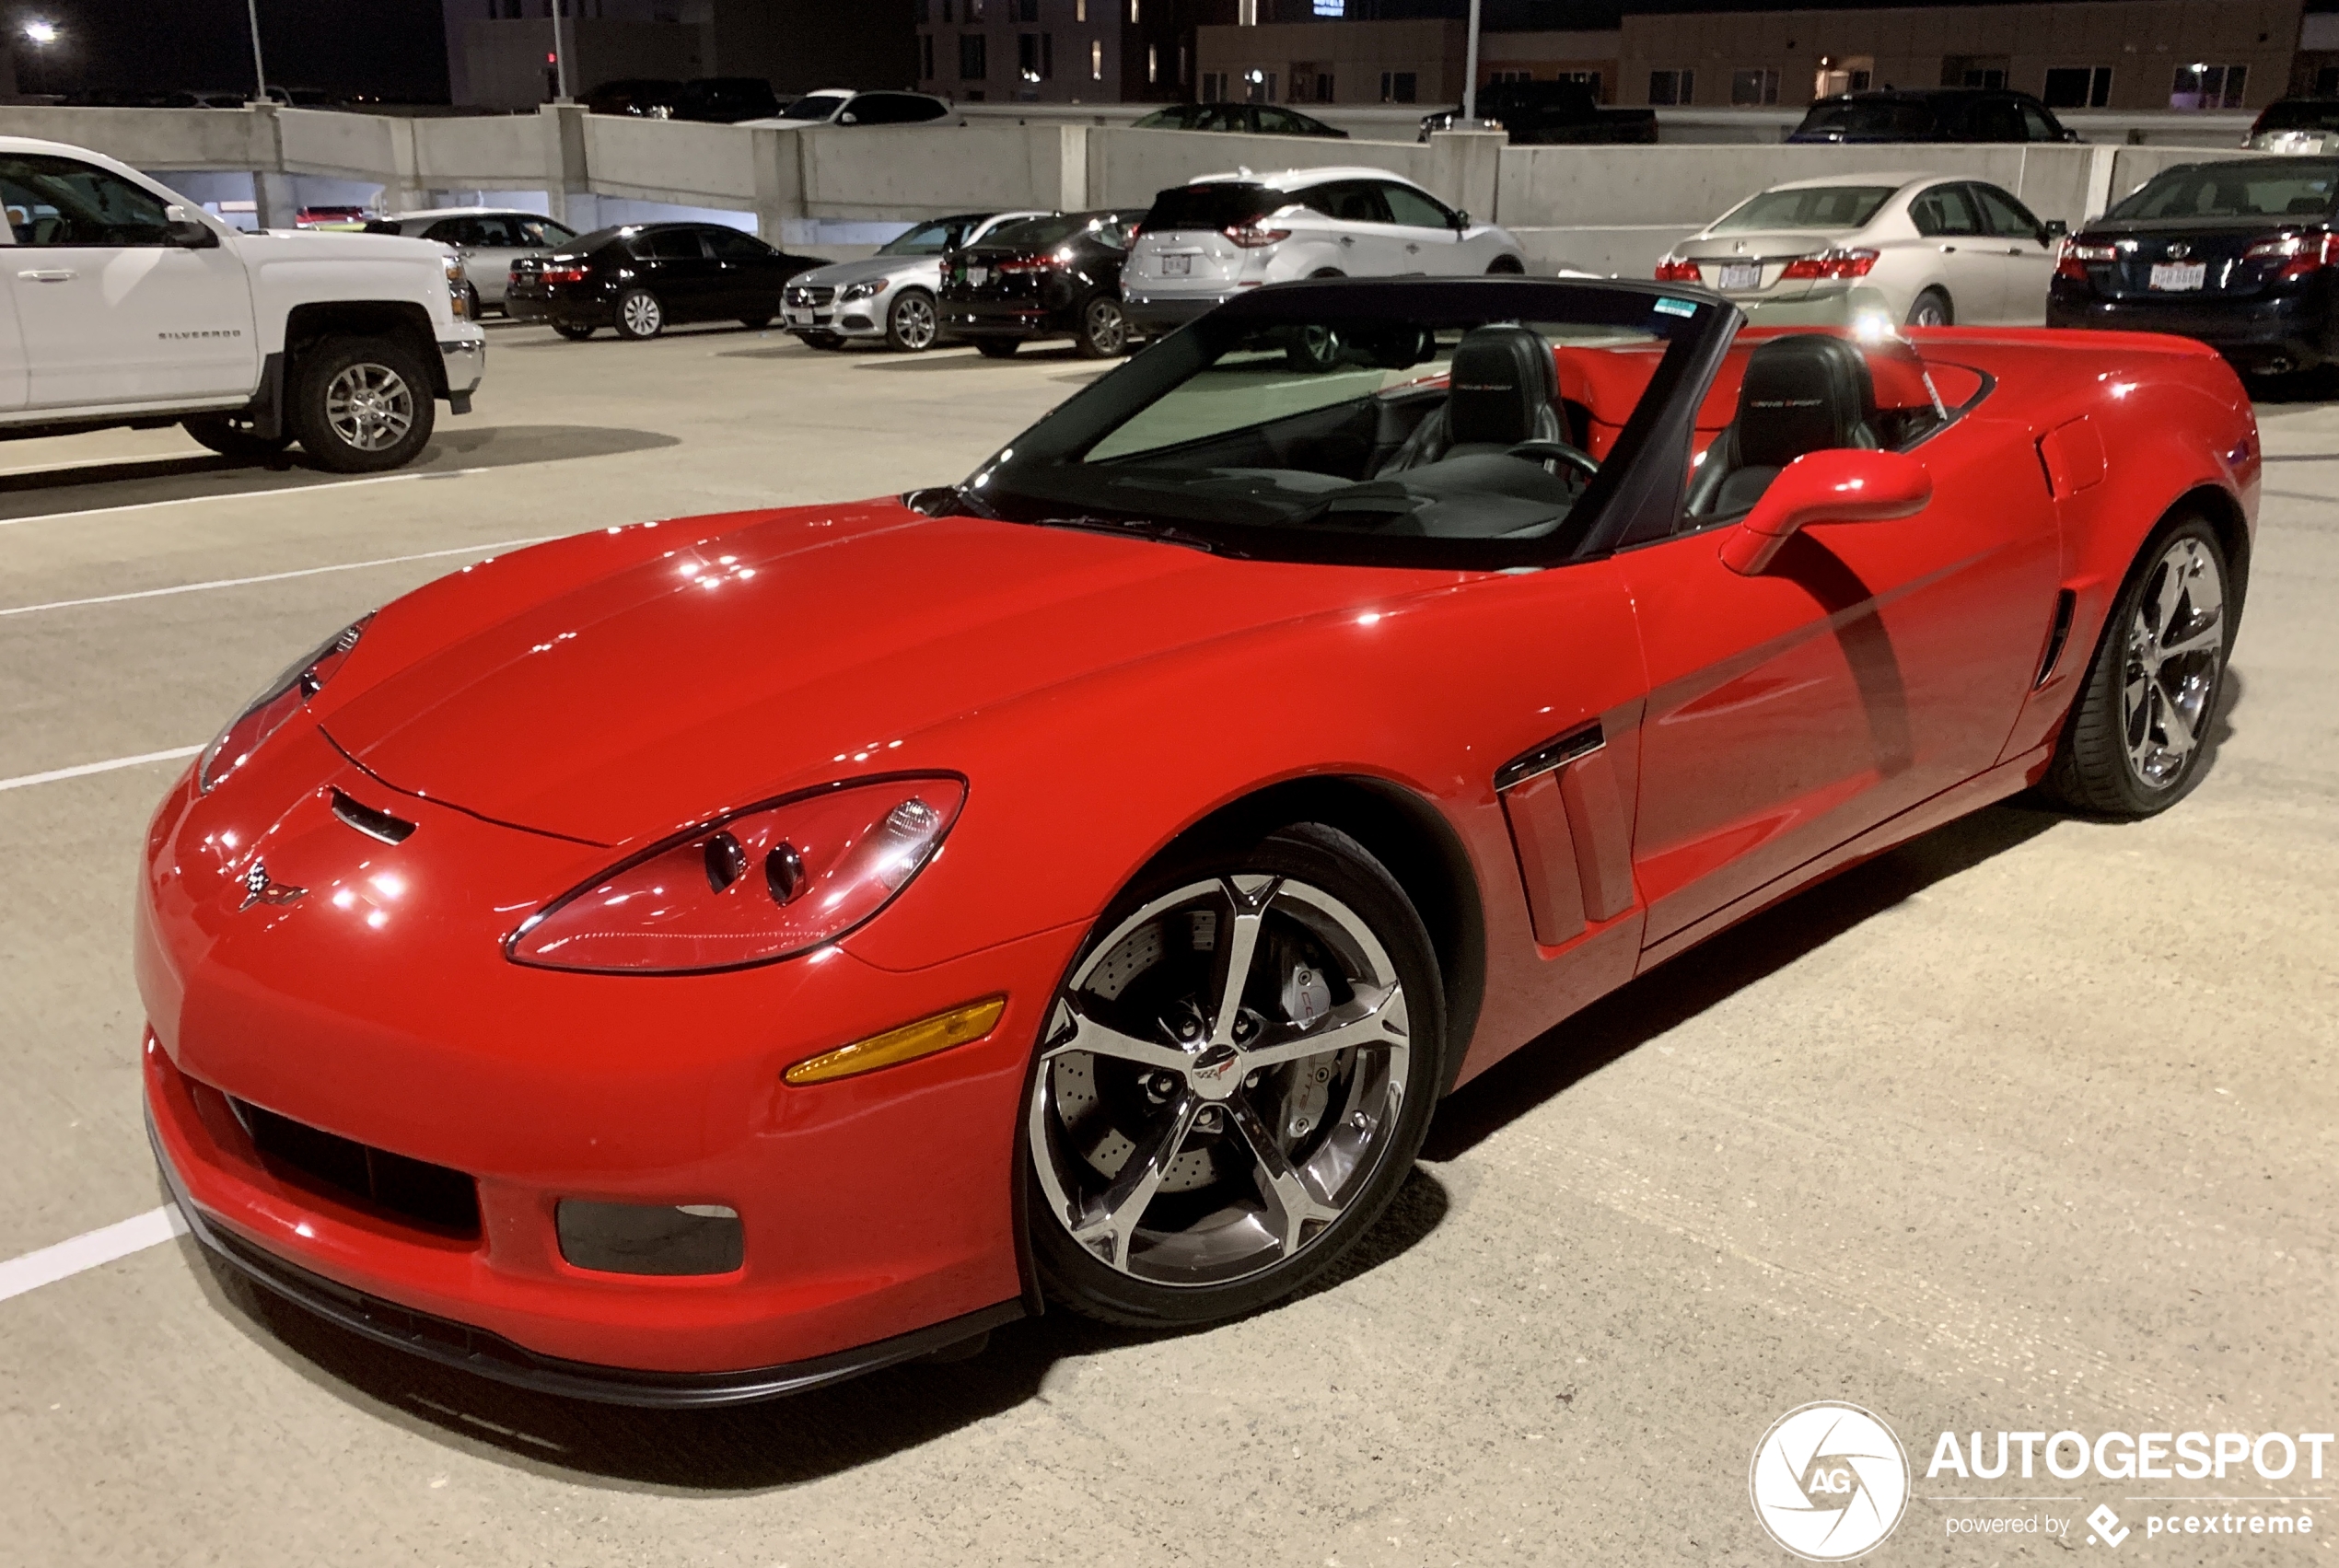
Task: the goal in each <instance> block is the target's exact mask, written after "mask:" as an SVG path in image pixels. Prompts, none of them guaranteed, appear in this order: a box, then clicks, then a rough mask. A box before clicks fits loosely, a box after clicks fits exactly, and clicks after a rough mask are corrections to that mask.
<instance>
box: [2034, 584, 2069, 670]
mask: <svg viewBox="0 0 2339 1568" xmlns="http://www.w3.org/2000/svg"><path fill="white" fill-rule="evenodd" d="M2078 608H2079V596H2078V595H2077V594H2075V593H2073V592H2072V591H2071V590H2070V589H2069V588H2062V589H2059V590H2057V591H2056V593H2055V596H2054V627H2053V629H2052V630H2050V631H2049V632H2048V633H2047V645H2046V656H2045V657H2044V658H2042V659H2041V660H2040V661H2039V678H2038V679H2036V680H2033V681H2031V691H2037V690H2038V689H2039V688H2040V687H2042V686H2044V685H2045V684H2046V683H2047V681H2048V680H2049V679H2051V678H2053V676H2054V667H2055V666H2056V665H2057V664H2059V663H2060V662H2062V658H2063V645H2064V644H2066V643H2067V642H2069V641H2070V640H2071V616H2072V613H2073V611H2075V610H2077V609H2078Z"/></svg>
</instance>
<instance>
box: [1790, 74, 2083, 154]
mask: <svg viewBox="0 0 2339 1568" xmlns="http://www.w3.org/2000/svg"><path fill="white" fill-rule="evenodd" d="M1786 139H1787V140H1788V141H1790V142H1839V143H1840V142H2076V141H2077V140H2078V139H2079V137H2078V133H2077V132H2075V131H2070V130H2066V129H2065V127H2064V124H2063V122H2061V121H2060V120H2057V119H2056V118H2055V117H2054V110H2050V109H2049V108H2047V106H2046V105H2045V104H2043V103H2041V102H2040V101H2039V100H2038V99H2034V98H2032V97H2031V95H2030V94H2029V93H2018V92H2009V91H2007V90H2006V89H2004V88H2001V87H1903V88H1901V89H1899V90H1898V91H1895V90H1893V89H1892V88H1890V87H1887V88H1884V89H1882V90H1881V91H1877V92H1856V93H1837V94H1835V95H1834V96H1833V97H1832V98H1822V99H1813V100H1812V102H1811V107H1810V109H1808V110H1804V113H1803V122H1802V123H1801V124H1800V125H1798V126H1797V127H1795V129H1794V131H1793V132H1792V133H1791V134H1789V135H1788V136H1787V138H1786Z"/></svg>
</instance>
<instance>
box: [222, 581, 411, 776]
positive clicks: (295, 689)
mask: <svg viewBox="0 0 2339 1568" xmlns="http://www.w3.org/2000/svg"><path fill="white" fill-rule="evenodd" d="M372 619H373V617H372V616H371V615H366V616H361V617H359V618H358V619H357V620H355V621H352V622H350V623H349V624H348V625H347V626H344V627H343V628H342V629H341V630H340V631H338V632H336V633H333V634H332V636H331V637H329V638H327V639H326V640H325V642H324V643H323V644H322V645H320V646H319V647H318V648H317V649H316V651H315V652H313V653H310V654H308V655H306V656H303V657H301V658H299V659H297V660H295V661H294V662H293V664H292V665H291V666H290V667H289V668H286V669H285V672H284V674H282V675H280V676H278V677H276V679H273V680H272V681H270V682H269V683H268V687H267V690H265V691H262V692H261V694H260V695H259V696H257V697H254V698H253V699H252V700H251V701H250V702H249V703H245V704H244V707H243V711H242V712H241V713H239V714H237V715H236V716H235V717H234V718H233V719H231V720H229V721H228V724H227V728H225V729H223V730H221V731H220V732H219V734H218V736H217V738H215V739H214V740H213V741H212V743H211V744H210V745H209V746H206V747H204V753H203V760H202V761H199V762H198V763H196V765H195V784H196V786H197V787H198V788H200V789H201V790H202V791H203V792H204V794H205V795H209V794H210V793H211V792H212V790H213V789H214V788H215V787H216V786H217V785H218V784H219V781H220V780H222V779H224V778H226V777H227V775H228V774H229V773H232V772H235V771H236V770H237V769H238V768H240V767H242V766H243V765H244V763H245V762H246V761H249V760H250V757H251V754H252V753H253V752H255V751H257V750H259V749H260V747H261V743H262V741H264V740H266V739H267V738H269V737H270V736H272V735H273V734H275V733H276V732H277V731H278V730H280V729H282V728H284V727H285V721H286V720H288V719H290V718H291V717H292V716H293V715H294V714H297V713H298V712H300V710H301V709H302V708H304V707H306V706H307V705H308V699H309V698H311V697H314V696H315V695H316V694H317V693H318V692H320V691H323V690H324V689H325V682H326V681H328V680H331V679H332V678H333V674H334V672H335V671H337V670H338V669H340V668H341V667H342V666H343V664H345V663H347V662H348V659H349V655H350V652H351V650H353V649H355V647H356V646H357V639H358V638H359V637H360V636H361V635H363V634H364V633H365V630H366V622H367V621H371V620H372Z"/></svg>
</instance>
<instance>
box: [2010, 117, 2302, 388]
mask: <svg viewBox="0 0 2339 1568" xmlns="http://www.w3.org/2000/svg"><path fill="white" fill-rule="evenodd" d="M2334 217H2339V159H2333V158H2326V157H2256V158H2234V159H2231V160H2229V161H2226V162H2219V163H2188V164H2180V165H2178V166H2177V167H2176V168H2170V169H2164V170H2162V171H2161V172H2160V173H2159V174H2157V175H2155V176H2154V177H2153V178H2152V179H2150V180H2147V181H2145V183H2144V184H2143V185H2142V186H2140V187H2139V188H2138V189H2137V190H2136V191H2135V193H2134V194H2132V195H2130V196H2129V197H2128V198H2127V199H2126V200H2125V201H2123V202H2121V203H2119V204H2118V205H2117V206H2115V207H2113V208H2112V210H2111V211H2110V212H2108V213H2105V214H2104V215H2102V216H2101V217H2100V218H2097V219H2096V220H2095V221H2094V222H2092V223H2090V224H2089V225H2088V226H2087V227H2086V229H2085V230H2083V231H2082V232H2080V233H2078V234H2076V235H2073V236H2072V237H2071V238H2068V239H2066V240H2065V241H2064V242H2063V253H2062V255H2061V256H2060V257H2059V258H2058V259H2057V261H2056V264H2055V273H2054V283H2053V284H2052V285H2049V288H2048V291H2047V325H2049V326H2051V327H2097V328H2104V329H2116V330H2119V331H2135V332H2173V333H2175V334H2177V335H2178V336H2180V337H2187V338H2197V339H2199V340H2200V341H2201V342H2203V343H2207V344H2209V345H2210V346H2211V347H2212V348H2215V349H2217V350H2218V351H2219V352H2220V353H2222V354H2225V356H2226V357H2227V358H2228V359H2229V360H2231V361H2233V362H2234V363H2235V364H2236V365H2238V366H2240V367H2241V368H2242V369H2244V370H2256V371H2264V372H2270V373H2271V372H2279V371H2285V370H2294V369H2297V370H2303V369H2309V368H2312V367H2314V366H2320V365H2324V364H2328V363H2331V362H2332V361H2333V360H2339V331H2334V328H2339V322H2334V319H2333V287H2334V282H2333V272H2334V269H2339V232H2334Z"/></svg>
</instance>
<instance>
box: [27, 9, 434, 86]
mask: <svg viewBox="0 0 2339 1568" xmlns="http://www.w3.org/2000/svg"><path fill="white" fill-rule="evenodd" d="M0 14H5V15H6V16H7V17H8V18H9V36H10V37H11V38H12V39H13V40H14V41H15V54H16V64H17V87H19V88H21V89H22V90H24V91H26V92H67V91H71V90H74V89H76V88H110V89H114V90H119V91H129V92H142V93H163V92H169V91H172V90H175V89H177V88H180V87H190V88H193V89H195V90H197V91H209V90H215V89H221V88H225V89H229V90H246V91H248V90H250V87H251V86H252V71H251V29H250V22H249V21H248V19H247V15H246V10H245V5H244V0H8V3H7V4H6V6H0ZM34 17H40V18H42V19H45V20H48V21H52V22H54V23H55V24H56V25H57V27H58V29H60V30H61V32H62V33H63V36H62V37H61V38H60V39H59V40H58V41H57V42H56V43H54V44H52V45H51V46H50V48H49V55H50V58H49V59H48V60H47V61H45V62H43V61H41V59H40V58H39V54H38V52H36V51H35V50H34V48H33V47H32V45H30V44H29V43H27V42H25V41H24V39H23V25H24V23H25V22H26V21H28V20H30V19H32V18H34ZM260 41H261V45H262V49H263V50H264V51H265V52H266V53H267V58H268V78H269V80H270V82H272V83H273V84H274V85H275V86H278V87H321V88H324V89H326V90H328V91H332V92H341V93H355V92H367V93H375V94H379V95H381V96H382V97H385V98H388V99H393V100H397V101H403V102H410V103H434V102H435V103H444V102H446V101H447V44H446V33H445V23H444V20H443V17H442V13H441V11H440V8H439V3H438V0H363V3H362V4H361V3H359V0H260Z"/></svg>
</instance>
